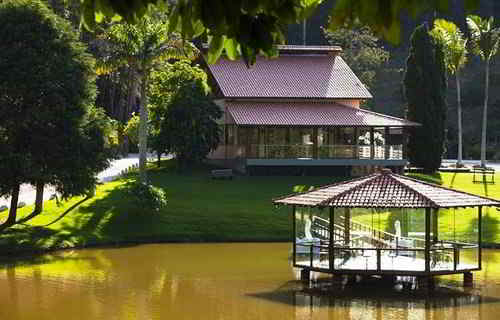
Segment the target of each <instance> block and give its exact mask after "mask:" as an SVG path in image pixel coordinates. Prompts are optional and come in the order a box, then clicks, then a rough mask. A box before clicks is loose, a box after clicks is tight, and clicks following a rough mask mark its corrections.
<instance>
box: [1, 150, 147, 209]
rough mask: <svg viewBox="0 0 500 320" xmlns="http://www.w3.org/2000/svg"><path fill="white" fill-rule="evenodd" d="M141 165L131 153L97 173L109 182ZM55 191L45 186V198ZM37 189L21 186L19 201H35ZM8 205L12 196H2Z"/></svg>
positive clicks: (2, 203)
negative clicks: (127, 170)
mask: <svg viewBox="0 0 500 320" xmlns="http://www.w3.org/2000/svg"><path fill="white" fill-rule="evenodd" d="M148 158H152V155H148ZM135 165H139V155H138V154H129V155H128V157H127V158H122V159H117V160H113V161H112V162H111V165H110V167H109V168H108V169H106V170H104V171H103V172H101V173H99V174H98V175H97V178H98V179H99V182H108V181H111V180H113V179H114V178H116V177H118V176H119V175H120V172H122V171H123V170H125V169H127V168H130V167H132V166H135ZM54 193H55V190H54V188H53V187H50V186H48V187H45V190H44V192H43V198H44V200H48V199H49V198H50V196H51V195H53V194H54ZM35 196H36V190H35V188H34V187H33V186H31V185H29V184H23V185H22V186H21V191H20V194H19V202H24V203H25V204H27V205H30V204H33V203H35ZM3 205H6V206H7V207H10V197H9V198H3V197H0V206H3Z"/></svg>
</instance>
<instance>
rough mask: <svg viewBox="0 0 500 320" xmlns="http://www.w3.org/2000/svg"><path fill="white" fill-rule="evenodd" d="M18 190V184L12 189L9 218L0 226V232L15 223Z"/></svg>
mask: <svg viewBox="0 0 500 320" xmlns="http://www.w3.org/2000/svg"><path fill="white" fill-rule="evenodd" d="M19 188H20V186H19V184H18V185H16V186H15V187H14V188H13V189H12V194H11V198H10V208H9V216H8V217H7V220H6V221H5V222H4V223H3V224H1V225H0V231H2V230H5V229H7V228H8V227H10V226H13V225H14V224H15V223H16V218H17V202H18V201H19Z"/></svg>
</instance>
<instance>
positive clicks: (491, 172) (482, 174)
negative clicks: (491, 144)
mask: <svg viewBox="0 0 500 320" xmlns="http://www.w3.org/2000/svg"><path fill="white" fill-rule="evenodd" d="M472 174H473V176H472V182H474V183H476V182H484V183H495V169H493V168H472ZM476 174H477V175H478V178H476ZM488 176H489V177H490V179H488Z"/></svg>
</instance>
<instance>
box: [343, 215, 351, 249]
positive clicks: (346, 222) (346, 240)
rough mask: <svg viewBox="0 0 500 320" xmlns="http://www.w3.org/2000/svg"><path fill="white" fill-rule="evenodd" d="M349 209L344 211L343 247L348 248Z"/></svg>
mask: <svg viewBox="0 0 500 320" xmlns="http://www.w3.org/2000/svg"><path fill="white" fill-rule="evenodd" d="M350 240H351V209H350V208H345V209H344V245H345V246H349V243H350V242H351V241H350Z"/></svg>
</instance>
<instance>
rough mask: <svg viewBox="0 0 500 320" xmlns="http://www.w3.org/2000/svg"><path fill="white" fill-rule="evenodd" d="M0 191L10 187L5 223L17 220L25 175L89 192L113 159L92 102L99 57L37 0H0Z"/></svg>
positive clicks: (39, 185)
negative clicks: (99, 174) (94, 119)
mask: <svg viewBox="0 0 500 320" xmlns="http://www.w3.org/2000/svg"><path fill="white" fill-rule="evenodd" d="M0 38H1V39H2V42H1V43H0V70H2V72H1V73H0V88H1V91H0V105H1V106H2V107H1V108H0V132H1V137H2V138H0V139H2V143H0V176H1V177H2V178H1V179H0V196H4V195H11V196H12V198H11V205H10V210H9V215H8V218H7V220H6V221H5V222H4V224H2V225H1V226H0V230H1V229H5V228H7V227H9V226H11V225H13V224H15V223H16V222H19V221H17V201H18V197H19V187H20V185H21V184H22V183H29V184H32V185H34V186H36V189H37V196H36V204H35V210H34V211H33V213H32V214H30V215H28V217H25V218H23V219H22V220H21V221H26V220H27V219H29V218H32V217H34V216H36V215H38V214H40V213H41V212H42V209H43V207H42V205H43V189H44V186H45V185H46V184H51V185H53V186H55V187H56V190H57V191H58V192H60V193H61V194H62V196H63V197H68V196H71V195H80V194H86V193H88V192H89V191H90V190H92V189H93V188H94V187H95V184H96V174H97V173H98V172H99V171H100V170H102V169H104V168H105V167H106V166H107V165H108V159H109V155H108V154H107V153H106V152H105V149H104V135H103V134H102V128H101V127H100V125H99V122H96V121H93V117H92V114H89V112H88V111H89V107H90V106H91V105H92V103H93V102H94V100H95V95H96V86H95V75H94V71H93V68H94V59H93V58H92V57H91V56H90V55H89V54H88V53H86V47H85V45H83V44H82V43H81V42H79V41H78V35H77V34H76V33H75V32H74V31H73V29H72V27H71V25H70V24H69V23H68V22H66V21H65V20H63V19H62V18H59V17H58V16H56V15H55V14H54V13H53V12H52V11H51V10H49V9H48V8H47V7H46V6H45V5H44V4H43V3H41V2H39V1H12V2H6V3H0Z"/></svg>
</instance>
